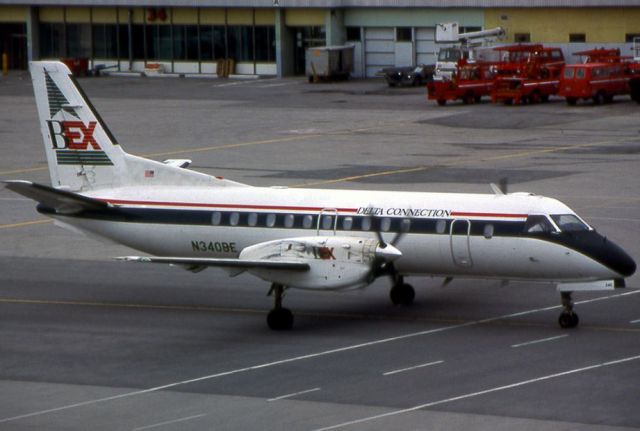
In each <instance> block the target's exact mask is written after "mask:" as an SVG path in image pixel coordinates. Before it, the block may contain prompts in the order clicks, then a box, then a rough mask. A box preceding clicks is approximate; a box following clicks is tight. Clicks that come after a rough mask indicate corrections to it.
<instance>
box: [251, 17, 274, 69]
mask: <svg viewBox="0 0 640 431" xmlns="http://www.w3.org/2000/svg"><path fill="white" fill-rule="evenodd" d="M255 40H256V61H266V62H273V61H276V28H275V27H273V26H266V25H265V26H258V27H255Z"/></svg>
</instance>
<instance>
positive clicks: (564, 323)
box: [558, 311, 580, 329]
mask: <svg viewBox="0 0 640 431" xmlns="http://www.w3.org/2000/svg"><path fill="white" fill-rule="evenodd" d="M579 322H580V319H579V318H578V315H577V314H576V313H574V312H569V311H564V312H562V314H560V317H558V325H560V327H561V328H563V329H571V328H575V327H576V326H578V323H579Z"/></svg>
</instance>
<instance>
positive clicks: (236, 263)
mask: <svg viewBox="0 0 640 431" xmlns="http://www.w3.org/2000/svg"><path fill="white" fill-rule="evenodd" d="M116 259H118V260H124V261H128V262H144V263H165V264H172V265H184V266H193V267H199V266H217V267H221V268H238V269H257V268H260V269H279V270H286V271H308V270H309V269H310V267H309V264H308V263H306V262H301V261H297V260H268V259H255V260H249V259H222V258H220V259H218V258H191V257H153V256H122V257H117V258H116Z"/></svg>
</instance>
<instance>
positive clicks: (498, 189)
mask: <svg viewBox="0 0 640 431" xmlns="http://www.w3.org/2000/svg"><path fill="white" fill-rule="evenodd" d="M490 186H491V190H493V192H494V193H495V194H496V195H506V194H507V193H508V189H509V180H508V179H507V178H506V177H502V178H500V180H499V181H498V184H497V185H496V184H495V183H491V184H490Z"/></svg>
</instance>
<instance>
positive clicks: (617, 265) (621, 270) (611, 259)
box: [602, 238, 636, 277]
mask: <svg viewBox="0 0 640 431" xmlns="http://www.w3.org/2000/svg"><path fill="white" fill-rule="evenodd" d="M604 242H605V243H604V246H603V249H604V253H603V256H602V263H603V264H604V265H606V266H607V267H608V268H611V269H612V270H614V271H615V272H617V273H618V274H620V275H621V276H622V277H630V276H631V275H633V273H634V272H636V263H635V262H634V260H633V258H632V257H631V256H629V255H628V254H627V252H626V251H624V250H623V249H622V248H621V247H620V246H619V245H617V244H616V243H614V242H612V241H609V240H607V239H606V238H605V239H604Z"/></svg>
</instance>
